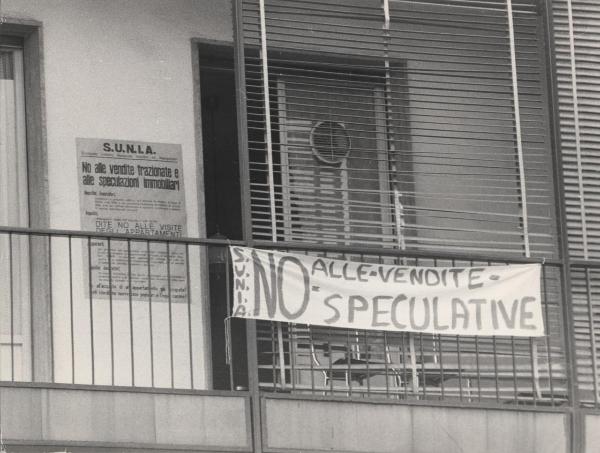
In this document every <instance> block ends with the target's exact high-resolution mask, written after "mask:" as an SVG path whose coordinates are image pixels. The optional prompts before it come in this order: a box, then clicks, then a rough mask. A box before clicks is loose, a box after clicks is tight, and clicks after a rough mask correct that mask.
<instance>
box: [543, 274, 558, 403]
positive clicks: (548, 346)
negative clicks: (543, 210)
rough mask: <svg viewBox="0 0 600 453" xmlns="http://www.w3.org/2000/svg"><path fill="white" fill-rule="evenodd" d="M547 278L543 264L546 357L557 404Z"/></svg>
mask: <svg viewBox="0 0 600 453" xmlns="http://www.w3.org/2000/svg"><path fill="white" fill-rule="evenodd" d="M546 282H547V280H546V266H545V265H543V266H542V300H543V301H544V306H543V309H544V319H545V323H546V337H545V341H546V359H547V361H548V380H549V382H548V384H549V385H550V402H551V405H552V406H554V405H555V404H556V402H555V400H554V376H553V375H552V373H553V371H552V343H551V338H552V334H551V332H550V315H549V311H550V304H549V302H548V287H547V283H546Z"/></svg>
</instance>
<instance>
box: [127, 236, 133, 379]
mask: <svg viewBox="0 0 600 453" xmlns="http://www.w3.org/2000/svg"><path fill="white" fill-rule="evenodd" d="M127 283H128V285H129V287H128V291H127V292H128V293H129V347H130V349H131V386H132V387H135V351H134V344H133V294H132V290H133V288H132V285H131V239H127Z"/></svg>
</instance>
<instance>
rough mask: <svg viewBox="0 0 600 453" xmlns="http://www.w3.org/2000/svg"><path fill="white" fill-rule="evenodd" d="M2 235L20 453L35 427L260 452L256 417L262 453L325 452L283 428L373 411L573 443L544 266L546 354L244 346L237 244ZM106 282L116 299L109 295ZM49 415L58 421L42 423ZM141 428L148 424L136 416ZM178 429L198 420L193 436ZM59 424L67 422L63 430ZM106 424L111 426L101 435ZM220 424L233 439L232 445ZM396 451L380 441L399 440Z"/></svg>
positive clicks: (367, 344)
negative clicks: (274, 452) (234, 303)
mask: <svg viewBox="0 0 600 453" xmlns="http://www.w3.org/2000/svg"><path fill="white" fill-rule="evenodd" d="M0 234H1V239H0V241H1V242H0V246H1V248H2V250H1V251H2V255H3V256H4V257H7V259H6V260H2V263H3V265H4V268H3V269H2V273H1V275H3V276H4V278H5V281H4V285H3V288H4V293H3V305H2V312H3V314H5V315H4V316H3V317H2V320H3V324H2V328H3V333H2V335H3V337H2V339H3V340H2V349H1V356H0V358H1V362H0V363H2V384H1V389H0V392H1V397H2V400H3V401H4V402H5V403H6V406H5V407H6V408H7V409H5V410H11V414H16V415H13V416H12V417H11V420H13V422H10V423H12V424H9V427H8V428H7V429H6V432H8V433H9V434H8V437H9V438H11V437H12V438H15V437H17V438H19V437H18V435H15V434H14V433H18V432H21V431H19V429H21V428H19V426H21V425H19V424H24V425H26V424H27V423H26V421H25V420H28V418H30V417H34V418H35V419H36V420H38V422H39V424H40V425H39V426H40V427H41V426H42V425H44V424H45V426H46V428H44V429H42V428H40V430H38V431H35V433H34V434H31V433H29V434H27V435H25V434H22V435H21V436H22V438H30V437H32V436H33V437H35V438H36V439H38V441H37V442H39V443H40V445H59V444H60V445H64V444H65V443H64V439H71V440H70V442H74V443H73V445H80V444H81V445H84V444H85V445H86V446H98V445H106V444H107V443H108V445H122V444H123V443H127V444H135V445H138V446H143V447H144V448H146V447H147V446H148V445H150V444H152V445H154V446H156V445H162V446H167V445H171V447H172V445H178V446H179V447H178V448H188V449H198V448H200V446H201V447H202V448H207V447H206V446H207V445H209V446H211V448H215V447H219V448H226V449H228V450H231V451H253V450H252V449H253V448H255V447H253V446H252V445H253V440H252V439H253V437H252V436H255V437H254V445H255V442H256V435H257V434H256V432H255V431H253V430H252V429H251V428H250V427H251V426H252V422H251V420H252V419H255V417H257V416H260V417H261V422H260V424H259V428H257V429H259V430H260V429H264V430H266V432H269V433H272V434H270V435H269V439H268V440H265V442H270V443H269V444H268V445H265V448H266V447H267V446H268V447H269V448H275V449H276V448H280V447H281V448H284V447H285V448H300V447H302V448H307V449H311V448H313V447H314V445H312V446H311V445H308V444H306V445H304V444H305V443H306V442H305V441H302V440H301V439H306V437H305V436H304V435H302V436H301V438H296V437H294V436H291V437H289V438H288V437H286V438H285V439H284V438H280V436H277V435H276V434H275V433H277V432H279V430H280V429H281V428H282V427H281V426H279V421H281V420H284V419H286V417H287V415H286V416H285V417H284V416H283V414H284V413H285V414H288V415H289V414H292V413H294V414H296V415H295V416H297V417H301V418H302V419H303V420H308V419H312V418H314V417H317V419H318V417H319V416H318V414H320V413H321V412H322V411H323V410H325V411H326V412H329V411H330V410H335V411H337V413H339V414H345V413H347V412H348V411H350V412H353V413H358V412H360V413H361V414H363V412H364V411H367V412H368V411H369V410H370V409H369V407H371V406H370V405H372V404H375V405H377V407H379V408H380V409H378V410H379V411H384V412H386V413H387V412H389V415H390V416H391V417H396V418H397V417H400V418H403V417H409V418H411V417H412V418H411V419H414V420H417V421H418V420H425V419H427V418H430V417H431V416H432V415H431V414H432V413H431V410H434V411H436V412H435V413H436V414H437V415H436V416H440V415H441V414H446V416H448V417H450V418H453V417H458V418H459V419H460V416H459V415H460V414H464V416H469V415H468V414H470V413H473V414H476V413H477V411H483V412H480V414H481V415H484V417H485V418H486V419H489V420H492V419H493V420H497V421H498V422H499V423H504V422H506V423H512V422H509V421H508V420H509V419H510V415H508V414H505V412H503V411H498V410H499V409H507V408H513V409H518V410H526V411H533V413H531V412H529V413H528V415H527V417H530V418H528V421H527V422H526V423H532V424H536V423H538V424H539V423H542V424H543V426H546V428H544V429H545V430H546V429H547V432H553V435H554V436H559V437H560V436H562V435H564V432H563V431H562V430H557V429H555V428H556V426H555V425H556V424H557V423H558V425H560V426H562V423H563V422H562V417H563V415H561V414H562V412H564V410H566V409H567V407H566V406H565V405H568V402H569V398H568V375H567V372H566V370H567V365H566V359H565V353H564V347H563V342H562V341H563V340H562V329H561V323H562V320H561V319H562V314H561V313H562V311H561V303H562V302H561V300H562V296H561V291H562V289H561V287H560V281H561V280H560V278H559V277H560V272H561V269H562V268H561V265H560V264H559V263H558V262H553V261H547V262H545V264H544V266H543V288H542V289H543V292H542V294H543V307H544V315H545V324H546V329H547V332H548V336H547V337H543V338H540V339H522V338H500V337H498V338H494V337H489V338H488V337H457V336H447V335H429V334H412V333H405V332H397V333H384V332H377V331H359V330H352V329H327V328H323V327H316V326H306V325H299V324H280V323H274V322H266V321H256V322H253V321H250V322H248V324H247V325H248V331H247V332H245V331H244V330H242V329H241V327H242V326H243V325H244V323H245V321H241V320H234V321H232V322H233V324H232V327H233V328H232V329H227V328H226V325H227V324H226V323H225V319H224V318H225V317H226V316H227V315H228V314H229V311H228V310H229V308H228V307H230V306H231V300H230V293H231V281H232V279H231V275H230V272H229V271H228V268H229V264H228V260H229V255H228V253H226V252H227V249H226V247H227V245H228V244H229V242H228V241H222V240H210V239H165V238H147V237H140V236H123V235H107V234H101V233H86V232H78V231H58V230H32V229H22V228H2V230H1V233H0ZM254 245H255V246H256V247H258V248H275V247H276V248H277V249H280V250H289V251H294V252H296V253H298V252H300V253H308V254H319V255H321V256H328V257H332V258H333V257H335V258H343V259H349V260H361V261H364V262H373V263H388V264H393V263H398V262H402V263H406V264H407V265H427V266H447V265H452V266H461V265H465V266H470V265H477V264H486V265H488V264H497V265H503V264H506V263H508V262H511V260H504V259H494V260H491V259H490V260H488V259H482V258H481V257H476V256H471V257H468V256H459V255H449V254H448V255H445V256H438V255H434V254H431V253H427V252H420V253H412V252H402V251H394V250H386V251H384V250H382V249H375V248H368V247H366V248H359V247H347V246H335V247H334V246H330V247H328V246H312V247H311V246H309V245H307V244H286V243H278V244H274V243H268V242H264V243H263V242H258V243H255V244H254ZM148 251H149V252H150V253H148ZM512 261H516V262H523V261H527V260H526V259H515V260H512ZM86 263H87V264H86ZM177 266H181V268H180V269H178V267H177ZM142 267H145V269H144V272H142V271H141V268H142ZM181 269H183V272H182V271H181ZM124 270H126V272H123V271H124ZM142 276H143V278H144V279H145V282H144V284H142V282H141V280H140V279H141V278H142ZM164 276H166V277H167V278H166V279H164ZM179 276H184V277H185V278H184V279H181V278H179ZM103 278H104V279H108V280H107V281H106V282H107V283H108V288H109V289H110V290H111V291H108V292H106V291H105V285H103V283H102V279H103ZM181 283H184V284H183V285H182V284H181ZM161 285H164V287H165V290H164V291H161ZM209 286H210V287H209ZM129 288H132V289H131V290H129ZM147 288H153V289H152V291H148V290H147ZM175 289H178V291H175ZM211 300H213V301H216V300H218V301H219V303H220V304H223V305H225V307H223V308H224V313H225V315H224V316H222V317H221V318H219V319H217V320H215V317H214V316H213V317H212V320H211V315H210V313H208V310H207V308H208V307H209V306H211V307H214V306H215V305H214V303H213V304H211V303H210V301H211ZM203 307H204V308H203ZM211 343H212V345H213V351H212V354H211V351H210V346H209V345H210V344H211ZM246 349H247V350H248V351H249V352H248V353H246ZM248 354H249V355H248ZM219 355H222V357H220V358H219ZM224 364H225V367H224ZM242 364H243V366H242ZM247 364H248V365H247ZM248 382H250V389H249V391H245V389H246V386H248ZM253 382H254V383H255V385H256V387H252V385H253V384H252V383H253ZM218 388H221V389H224V390H225V391H223V390H215V389H218ZM253 395H255V396H256V397H258V398H259V399H260V401H261V403H260V405H261V407H262V409H261V411H262V415H258V414H256V413H255V412H253V409H252V407H253V406H252V405H251V403H250V401H251V400H252V398H253V397H254V396H253ZM363 403H366V404H367V406H363V405H362V404H363ZM324 404H325V406H324ZM357 404H358V405H357ZM381 404H384V406H385V407H384V406H381ZM390 404H392V406H390ZM290 405H292V406H293V407H294V408H295V409H294V410H293V411H292V410H291V409H290V407H291V406H290ZM42 406H45V407H47V408H48V409H47V412H46V413H44V412H43V411H40V410H39V407H42ZM428 406H429V408H428ZM432 406H433V407H438V408H437V409H432V408H431V407H432ZM439 406H442V407H439ZM17 407H18V408H20V409H19V410H18V411H17V412H14V408H17ZM8 408H13V409H8ZM453 408H454V409H453ZM132 411H133V412H132ZM140 411H141V412H140ZM182 411H183V412H182ZM290 411H291V412H290ZM356 411H358V412H356ZM453 411H459V412H457V413H456V414H454V412H453ZM461 411H466V412H461ZM473 411H474V412H473ZM547 412H550V413H547ZM140 413H143V414H144V415H135V414H140ZM182 414H187V416H184V417H183V418H184V419H185V420H182V417H181V415H182ZM394 414H395V415H394ZM410 414H412V415H410ZM5 415H6V414H5ZM363 415H365V414H363ZM61 417H62V418H64V417H67V418H68V419H69V420H70V422H69V423H60V422H57V421H56V420H59V419H62V418H61ZM97 417H101V418H102V419H103V420H105V421H104V422H102V424H101V425H97V426H96V425H94V424H93V420H94V419H96V418H97ZM140 417H141V418H140ZM361 417H362V415H361ZM490 417H491V418H490ZM384 418H385V417H384ZM380 420H383V419H381V418H380ZM502 420H504V421H502ZM515 420H516V419H515ZM298 422H300V421H299V420H298ZM223 423H227V425H228V426H232V425H231V424H232V423H233V426H235V428H233V429H229V430H222V429H220V426H222V424H223ZM323 423H324V424H323V425H322V426H321V427H324V426H326V425H327V426H329V425H330V424H332V423H333V424H335V418H326V421H323ZM411 423H412V422H411ZM419 423H420V422H419ZM24 425H23V426H24ZM67 425H69V426H73V427H75V428H74V431H73V432H75V433H76V435H75V438H73V434H71V433H66V432H65V431H64V427H65V426H67ZM200 425H202V426H203V428H202V429H201V430H200V431H198V428H197V427H198V426H200ZM384 425H385V423H384V424H383V425H380V426H379V428H381V429H383V428H382V427H383V426H384ZM409 425H410V424H409ZM409 425H407V426H409ZM558 425H557V426H558ZM36 426H37V425H36ZM61 426H62V428H61ZM135 426H137V427H138V428H135ZM260 426H263V428H260ZM332 426H333V425H332ZM365 426H366V425H364V423H360V426H358V425H357V427H356V429H357V430H359V431H360V432H363V431H364V429H365ZM532 426H533V425H532ZM548 426H555V427H554V428H548ZM176 427H177V428H176ZM313 428H314V429H317V428H316V427H313ZM313 428H310V429H313ZM379 428H377V429H375V428H373V429H372V433H371V434H373V433H376V432H379V431H378V430H379ZM307 429H308V428H307ZM332 429H333V428H332ZM301 431H302V429H301ZM302 432H304V431H302ZM357 432H358V431H357ZM532 432H533V431H532ZM11 434H12V435H11ZM363 434H364V435H365V436H367V437H368V433H367V432H366V431H365V432H364V433H363ZM28 436H29V437H28ZM77 436H79V437H77ZM487 436H489V438H490V439H493V438H495V436H496V434H495V433H488V434H487ZM553 438H554V437H553ZM78 439H79V440H78ZM82 439H85V441H83V440H82ZM294 439H295V440H294ZM385 439H387V438H385V437H381V438H380V437H379V436H378V439H376V440H375V439H372V441H373V442H375V441H377V442H384V443H385V442H392V441H393V442H396V440H397V439H396V440H393V439H391V438H390V439H387V440H385ZM555 440H556V439H555ZM53 442H54V444H53ZM81 442H83V443H81ZM149 442H150V444H149ZM303 442H304V443H303ZM332 442H333V444H332V448H341V447H342V446H343V445H346V443H347V439H346V438H345V437H343V438H337V437H335V438H333V439H332ZM542 444H543V443H542ZM357 445H358V444H357ZM394 445H396V444H394ZM540 445H541V444H540ZM346 446H347V445H346ZM171 447H169V448H171ZM165 448H166V447H165ZM356 448H358V447H356ZM361 448H362V447H361ZM382 448H383V446H382ZM359 450H360V448H359V449H358V450H357V451H359ZM367 450H368V448H367ZM384 450H385V448H384ZM382 451H383V450H382Z"/></svg>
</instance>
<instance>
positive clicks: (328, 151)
mask: <svg viewBox="0 0 600 453" xmlns="http://www.w3.org/2000/svg"><path fill="white" fill-rule="evenodd" d="M310 144H311V146H312V149H313V153H314V154H315V156H316V158H317V159H319V160H320V161H321V162H323V163H326V164H329V165H339V164H341V163H342V162H343V161H344V159H345V158H346V157H348V154H349V153H350V136H349V135H348V132H347V131H346V127H345V126H344V125H343V124H342V123H339V122H337V121H320V122H318V123H317V124H316V125H315V127H313V128H312V131H310Z"/></svg>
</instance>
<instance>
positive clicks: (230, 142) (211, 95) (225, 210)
mask: <svg viewBox="0 0 600 453" xmlns="http://www.w3.org/2000/svg"><path fill="white" fill-rule="evenodd" d="M199 52H200V55H199V62H200V101H201V115H202V151H203V162H204V199H205V212H206V219H205V220H206V234H207V237H209V238H221V239H232V240H233V239H242V234H243V233H242V231H243V230H242V208H241V196H240V177H239V156H238V143H237V121H236V102H235V101H236V99H235V74H234V70H233V48H232V47H229V46H220V45H209V44H203V45H201V46H200V48H199ZM225 252H226V253H228V251H225V250H223V249H219V250H216V249H215V250H211V253H209V261H210V262H209V278H210V313H211V341H212V364H213V387H214V388H215V389H217V390H226V389H230V388H232V389H235V388H236V387H238V388H239V387H243V388H247V387H248V373H247V360H246V329H245V325H244V322H243V320H238V319H232V320H231V353H232V356H231V359H232V360H231V364H229V365H228V364H227V360H226V335H225V319H226V318H227V316H228V313H229V310H230V307H228V303H229V302H228V301H229V295H228V294H227V271H228V269H227V259H226V254H225ZM230 367H231V375H230Z"/></svg>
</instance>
